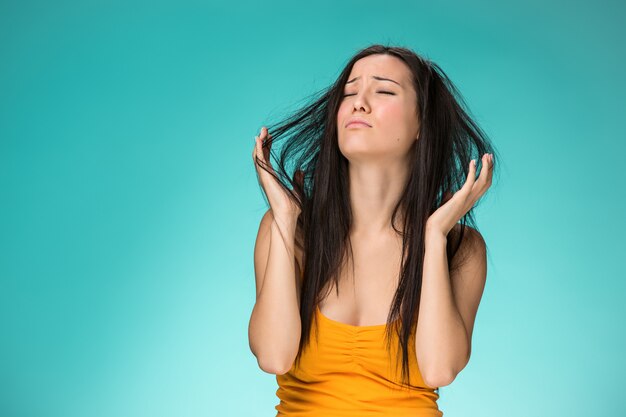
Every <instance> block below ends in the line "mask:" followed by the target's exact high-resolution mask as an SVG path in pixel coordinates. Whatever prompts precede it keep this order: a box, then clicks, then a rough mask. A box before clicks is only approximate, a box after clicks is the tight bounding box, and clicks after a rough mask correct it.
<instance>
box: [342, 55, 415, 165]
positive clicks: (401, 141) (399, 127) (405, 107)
mask: <svg viewBox="0 0 626 417" xmlns="http://www.w3.org/2000/svg"><path fill="white" fill-rule="evenodd" d="M373 77H380V78H384V79H389V80H392V81H386V80H382V79H376V78H373ZM353 117H356V118H360V119H362V120H365V121H366V122H367V123H368V124H369V125H370V126H365V125H361V124H352V125H349V126H346V124H347V123H348V122H349V120H350V119H351V118H353ZM417 119H418V118H417V96H416V93H415V89H414V88H413V83H412V81H411V72H410V71H409V69H408V67H407V66H406V64H405V63H404V62H403V61H402V60H400V59H399V58H396V57H394V56H391V55H381V54H376V55H369V56H367V57H365V58H361V59H360V60H358V61H357V62H355V64H354V66H353V67H352V71H351V72H350V76H349V77H348V81H347V82H346V85H345V87H344V97H343V100H342V102H341V105H340V106H339V111H338V112H337V136H338V140H339V149H340V151H341V153H342V154H343V155H344V156H345V157H346V158H347V159H348V160H350V161H351V162H360V161H368V160H369V161H381V162H391V161H393V160H397V159H398V158H401V159H402V158H404V157H405V156H406V155H407V153H408V150H409V149H410V148H411V145H413V144H414V143H415V140H416V137H417V133H418V128H419V121H418V120H417Z"/></svg>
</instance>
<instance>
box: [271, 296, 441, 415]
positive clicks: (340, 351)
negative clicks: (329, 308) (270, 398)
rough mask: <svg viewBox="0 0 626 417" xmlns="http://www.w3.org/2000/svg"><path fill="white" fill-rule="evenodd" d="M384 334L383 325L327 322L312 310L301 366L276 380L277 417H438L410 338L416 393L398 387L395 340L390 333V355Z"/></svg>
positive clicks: (433, 395) (433, 394)
mask: <svg viewBox="0 0 626 417" xmlns="http://www.w3.org/2000/svg"><path fill="white" fill-rule="evenodd" d="M315 322H317V325H318V326H319V328H318V331H319V334H318V337H316V334H315V328H314V326H315ZM384 333H385V324H380V325H372V326H354V325H351V324H346V323H342V322H338V321H335V320H332V319H330V318H328V317H326V316H325V315H324V314H322V312H321V311H320V309H319V307H317V308H316V309H315V315H314V322H313V323H312V325H311V333H310V334H311V337H310V344H309V346H307V348H306V349H305V350H304V352H303V354H302V357H301V361H300V364H299V365H300V366H299V367H296V366H295V363H294V366H292V368H291V369H290V370H289V371H288V372H287V373H285V374H283V375H276V382H277V383H278V390H277V391H276V396H277V397H278V398H279V399H280V403H279V404H278V405H276V406H275V409H276V410H277V411H278V414H277V416H283V417H313V416H315V417H319V416H324V417H352V416H355V417H356V416H358V417H367V416H387V417H442V416H443V413H442V412H441V411H440V410H439V408H438V406H437V400H438V399H439V394H438V393H437V392H436V391H435V389H434V388H430V387H427V386H426V384H425V383H424V381H423V379H422V376H421V374H420V372H419V368H418V365H417V359H416V356H415V336H412V338H411V339H410V340H409V353H410V355H409V367H410V371H411V372H410V381H409V382H410V383H411V385H413V386H417V387H418V388H411V389H410V390H408V389H407V387H406V386H404V387H402V386H401V377H400V376H401V373H400V371H401V369H400V368H401V366H402V363H401V358H398V359H397V360H398V361H399V365H398V366H399V367H398V368H396V352H398V351H397V348H398V346H399V339H398V337H397V335H396V334H395V333H393V337H392V340H391V351H390V352H389V351H387V349H386V345H385V336H384ZM397 354H398V355H400V353H397Z"/></svg>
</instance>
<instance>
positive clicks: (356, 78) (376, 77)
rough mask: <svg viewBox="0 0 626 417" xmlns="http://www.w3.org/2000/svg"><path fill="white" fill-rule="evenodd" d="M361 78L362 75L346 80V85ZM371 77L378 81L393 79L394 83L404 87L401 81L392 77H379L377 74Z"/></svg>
mask: <svg viewBox="0 0 626 417" xmlns="http://www.w3.org/2000/svg"><path fill="white" fill-rule="evenodd" d="M359 78H361V77H360V76H359V77H355V78H353V79H351V80H350V81H347V82H346V85H347V84H350V83H351V82H354V81H356V80H358V79H359ZM370 78H373V79H375V80H378V81H391V82H392V83H396V84H398V85H399V86H400V87H402V85H401V84H400V83H399V82H397V81H394V80H392V79H390V78H384V77H379V76H377V75H372V76H371V77H370Z"/></svg>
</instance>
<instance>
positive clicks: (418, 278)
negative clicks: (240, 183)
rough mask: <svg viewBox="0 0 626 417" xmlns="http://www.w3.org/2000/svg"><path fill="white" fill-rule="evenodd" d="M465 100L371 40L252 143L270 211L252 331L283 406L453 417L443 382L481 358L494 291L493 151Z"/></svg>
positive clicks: (311, 412) (439, 76)
mask: <svg viewBox="0 0 626 417" xmlns="http://www.w3.org/2000/svg"><path fill="white" fill-rule="evenodd" d="M460 103H463V100H462V98H461V95H460V94H459V92H458V91H457V90H456V88H455V87H454V85H453V83H452V82H451V81H450V80H449V79H448V77H447V76H446V75H445V73H444V72H443V71H442V70H441V68H440V67H439V66H438V65H436V64H435V63H433V62H432V61H429V60H426V59H424V58H422V57H420V56H419V55H418V54H416V53H415V52H413V51H411V50H409V49H406V48H401V47H388V46H383V45H373V46H370V47H368V48H365V49H363V50H361V51H359V52H358V53H357V54H356V55H355V56H354V57H353V58H352V59H351V60H350V61H349V63H348V64H347V65H346V67H345V69H344V70H343V71H342V72H341V74H340V76H339V78H338V79H337V81H336V82H335V83H334V84H333V85H332V86H330V87H329V88H328V89H326V90H325V91H323V93H322V94H321V96H320V97H318V98H316V99H315V100H314V101H313V103H312V104H310V105H308V106H306V107H305V108H303V109H302V110H300V111H299V112H297V113H296V114H294V115H293V116H292V117H290V118H287V119H286V120H285V121H284V122H282V123H280V124H278V125H277V126H275V127H272V128H271V129H269V131H268V129H266V128H265V127H263V128H261V132H260V134H259V136H258V137H255V146H254V150H253V153H252V156H253V160H254V163H255V167H256V171H257V174H258V178H259V183H260V185H261V186H262V187H263V191H264V195H265V196H267V199H268V203H269V206H270V208H269V210H268V211H267V213H266V214H265V215H264V216H263V218H262V220H261V224H260V227H259V232H258V236H257V240H256V244H255V250H254V268H255V275H256V303H255V306H254V309H253V310H252V314H251V317H250V323H249V329H248V330H249V341H250V348H251V350H252V352H253V354H254V355H255V356H256V358H257V360H258V363H259V366H260V367H261V369H262V370H264V371H266V372H269V373H272V374H276V379H277V382H278V390H277V392H276V394H277V396H278V397H279V399H280V403H279V404H278V405H277V406H276V407H275V408H276V410H277V411H278V415H281V416H365V415H381V416H383V415H384V416H416V417H418V416H439V417H440V416H442V415H443V413H442V412H441V411H440V410H439V408H438V405H437V400H438V398H439V389H438V388H439V387H441V386H445V385H448V384H450V383H451V382H452V381H453V380H454V379H455V377H456V375H458V373H459V372H461V370H462V369H463V368H464V367H465V366H466V365H467V363H468V361H469V358H470V352H471V340H472V330H473V328H474V321H475V317H476V312H477V310H478V305H479V302H480V299H481V297H482V293H483V288H484V286H485V280H486V273H487V272H486V271H487V267H486V259H487V257H486V254H487V252H486V245H485V242H484V240H483V238H482V235H481V234H480V233H479V232H478V231H477V229H476V228H475V227H470V226H467V225H466V223H467V220H469V221H470V223H471V224H473V225H474V226H475V224H474V223H475V222H474V221H473V216H472V212H473V208H474V207H475V204H476V203H477V201H478V200H479V199H480V198H481V196H482V195H483V194H484V193H485V192H486V191H487V189H488V188H489V187H490V186H491V183H492V176H493V166H494V165H493V153H494V151H495V150H494V147H493V146H492V145H491V144H490V142H489V140H488V138H487V136H486V135H485V134H484V133H483V132H482V130H481V129H480V128H479V127H478V125H477V124H476V123H475V122H474V121H472V119H471V118H470V117H469V116H468V112H467V111H466V110H464V108H463V107H465V106H463V107H462V106H461V104H460ZM270 131H271V132H272V133H270ZM280 138H282V139H283V140H284V143H283V146H282V147H281V149H280V154H279V155H278V156H276V155H274V157H275V159H276V160H277V161H278V162H277V163H274V164H271V163H270V156H272V155H273V154H275V153H276V152H275V151H274V150H271V146H272V144H276V143H278V142H279V139H280ZM274 149H275V148H274ZM473 158H475V159H473ZM477 160H480V165H481V168H480V170H479V169H478V167H477V164H476V162H477ZM288 170H293V171H294V174H293V175H290V174H289V173H288V172H287V171H288ZM477 172H480V174H479V175H477ZM285 183H287V184H285ZM459 221H460V223H459ZM313 330H314V331H313ZM400 363H401V365H402V366H401V367H400V366H399V364H400ZM399 367H400V368H401V371H400V372H398V368H399Z"/></svg>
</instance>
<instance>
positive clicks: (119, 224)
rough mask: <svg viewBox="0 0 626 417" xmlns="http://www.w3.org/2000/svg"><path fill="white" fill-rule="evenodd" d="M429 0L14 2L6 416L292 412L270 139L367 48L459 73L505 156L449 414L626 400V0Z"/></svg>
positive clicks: (0, 302)
mask: <svg viewBox="0 0 626 417" xmlns="http://www.w3.org/2000/svg"><path fill="white" fill-rule="evenodd" d="M432 3H433V2H403V1H386V2H384V4H381V3H380V2H371V1H370V2H367V1H359V2H356V1H346V2H339V3H336V2H330V1H318V2H315V3H299V2H298V3H294V2H287V1H281V2H278V1H273V2H263V3H261V2H258V3H256V2H249V3H248V2H237V3H226V2H201V1H176V2H174V1H170V2H165V1H125V2H121V1H117V2H116V1H108V2H104V1H80V2H79V1H56V2H34V1H20V2H16V1H14V2H7V1H3V2H2V3H0V190H1V200H0V203H1V204H0V207H1V208H0V210H1V216H0V228H1V230H2V233H0V249H1V255H0V334H1V340H0V415H1V416H5V417H44V416H45V417H79V416H80V417H85V416H89V417H104V416H106V417H140V416H150V417H157V416H177V417H187V416H273V415H275V410H274V406H275V405H276V404H277V398H276V396H275V391H276V389H277V386H276V381H275V376H274V375H271V374H266V373H264V372H263V371H261V370H260V368H259V367H258V365H257V362H256V360H255V358H254V356H253V355H252V353H251V352H250V350H249V346H248V339H247V326H248V320H249V316H250V313H251V311H252V307H253V304H254V294H255V289H254V288H255V287H254V272H253V261H252V259H253V258H252V256H253V248H254V239H255V237H256V232H257V229H258V224H259V221H260V218H261V216H262V215H263V213H264V212H265V210H266V207H265V202H264V200H263V198H262V194H261V191H260V188H259V186H258V184H257V183H256V176H255V173H254V167H253V164H252V159H251V152H252V148H253V136H254V135H256V134H257V132H258V130H259V129H260V127H261V126H262V125H267V124H268V123H269V122H270V121H274V120H276V119H277V117H278V116H279V115H281V114H283V112H284V111H287V110H290V109H294V108H295V107H294V106H295V104H296V102H298V101H299V100H301V99H302V98H304V97H305V96H307V95H308V94H310V93H312V92H313V91H316V90H318V89H320V88H323V87H325V86H326V85H328V84H329V83H331V82H332V81H333V80H334V79H335V77H337V75H338V74H339V72H340V70H341V68H342V67H343V65H344V64H345V63H346V62H347V60H348V59H349V57H350V56H351V55H352V54H353V53H355V52H356V51H357V50H358V49H360V48H362V47H365V46H367V45H369V44H371V43H389V44H399V45H401V46H408V47H411V48H413V49H414V50H415V51H417V52H420V53H422V54H424V55H425V56H426V57H428V58H430V59H432V60H434V61H435V62H437V63H438V64H440V65H441V66H442V68H443V69H444V70H445V71H446V72H447V73H448V75H449V76H450V77H451V78H452V80H453V81H454V82H455V83H456V84H457V86H458V87H459V89H460V90H461V92H462V93H463V95H464V97H465V98H466V100H467V102H468V104H469V106H470V109H471V110H472V112H473V114H474V115H475V117H476V120H477V121H478V122H479V123H480V124H481V126H482V127H483V128H484V129H485V130H486V132H487V133H488V134H489V136H490V137H491V138H492V139H493V141H494V143H495V144H496V146H497V149H498V151H499V152H500V154H501V155H500V156H501V160H496V163H500V164H501V177H500V178H499V179H498V181H497V183H496V184H495V185H494V187H493V188H492V189H491V190H490V191H489V194H488V195H487V196H485V198H484V200H482V201H481V204H480V206H479V207H478V209H477V212H476V214H477V219H478V225H479V228H480V230H481V232H482V233H483V236H484V237H485V240H486V241H487V244H488V247H489V266H488V269H489V271H488V278H487V286H486V289H485V293H484V295H483V300H482V303H481V306H480V308H479V311H478V315H477V319H476V327H475V331H474V339H473V351H472V358H471V360H470V363H469V364H468V366H467V367H466V368H465V369H464V370H463V371H462V372H461V373H460V374H459V375H458V376H457V378H456V380H455V381H454V382H453V383H452V384H451V385H449V386H445V387H442V388H441V391H440V394H441V398H440V402H439V406H440V408H441V409H442V411H443V412H444V415H446V416H450V417H453V416H459V417H461V416H462V417H473V416H477V417H478V416H480V417H489V416H504V415H506V416H508V417H517V416H520V417H528V416H568V417H574V416H590V415H593V416H617V415H624V413H626V402H625V400H624V395H623V387H622V384H621V382H623V381H622V376H623V374H624V372H625V371H626V359H625V356H624V352H625V351H626V336H625V334H624V324H623V322H624V318H625V317H626V307H625V303H624V301H623V296H624V293H625V290H626V284H625V280H624V278H625V275H624V272H623V270H624V268H623V265H622V264H623V262H622V261H623V259H624V255H623V254H624V249H625V248H624V245H623V243H622V236H623V235H624V232H625V224H624V221H623V214H624V213H625V212H626V207H625V201H626V199H625V196H624V185H623V184H624V180H625V179H626V178H625V175H624V152H625V151H626V141H625V140H624V139H626V138H625V134H624V129H623V123H624V120H625V115H626V111H625V110H626V109H625V107H626V106H625V102H624V93H626V85H625V81H624V77H623V74H624V73H625V68H624V67H625V65H624V63H625V55H626V49H625V48H624V47H623V40H624V39H626V33H625V32H626V30H625V29H624V25H623V22H624V20H625V18H626V13H625V6H624V4H623V3H621V2H617V1H595V2H591V1H576V2H572V1H562V0H561V1H551V2H548V3H546V2H540V1H536V0H534V1H523V2H522V1H520V2H502V1H498V2H495V1H494V2H488V1H475V2H461V1H458V2H457V1H448V2H440V3H436V4H432Z"/></svg>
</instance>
